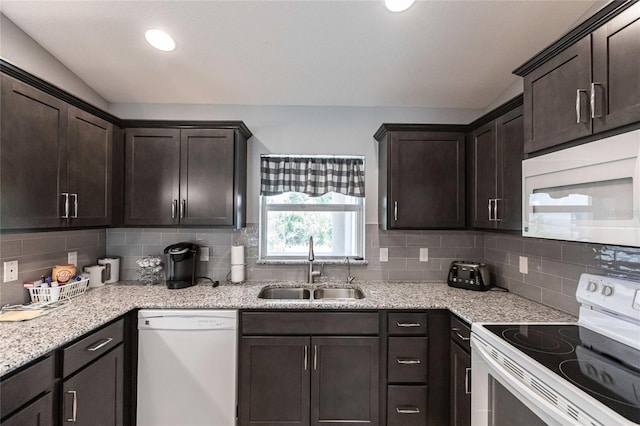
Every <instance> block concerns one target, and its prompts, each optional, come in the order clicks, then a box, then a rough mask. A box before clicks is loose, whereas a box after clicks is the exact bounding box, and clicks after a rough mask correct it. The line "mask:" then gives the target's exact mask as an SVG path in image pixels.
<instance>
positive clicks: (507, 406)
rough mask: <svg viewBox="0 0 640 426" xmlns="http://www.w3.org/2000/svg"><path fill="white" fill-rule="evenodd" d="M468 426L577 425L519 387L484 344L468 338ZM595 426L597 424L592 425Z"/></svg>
mask: <svg viewBox="0 0 640 426" xmlns="http://www.w3.org/2000/svg"><path fill="white" fill-rule="evenodd" d="M471 371H472V382H471V383H472V384H471V424H472V425H473V426H522V425H527V426H538V425H552V426H562V425H574V424H579V423H578V422H577V421H576V419H575V418H574V417H570V416H569V415H567V414H566V413H563V412H562V411H560V410H558V409H557V408H556V407H555V406H553V405H552V404H550V403H549V402H547V401H546V400H545V399H544V398H542V397H541V396H540V395H539V394H537V393H535V392H533V391H531V390H530V389H527V388H526V387H525V386H523V385H521V384H520V382H519V380H518V379H517V378H516V377H515V375H514V373H513V372H511V371H509V370H508V369H506V368H504V367H503V366H502V365H500V364H499V363H498V362H496V361H495V359H494V358H493V357H492V355H491V353H490V349H488V347H487V345H486V344H485V343H481V342H478V339H477V338H475V336H474V335H473V334H472V339H471ZM594 424H598V423H594Z"/></svg>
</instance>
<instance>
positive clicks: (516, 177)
mask: <svg viewBox="0 0 640 426" xmlns="http://www.w3.org/2000/svg"><path fill="white" fill-rule="evenodd" d="M519 99H520V101H521V98H519ZM523 142H524V136H523V115H522V105H520V106H517V107H515V109H513V110H511V111H508V112H506V113H504V114H503V115H501V116H500V117H498V118H496V119H494V120H492V121H490V122H488V123H486V124H484V125H481V126H480V127H478V128H476V129H475V130H473V131H472V132H471V136H470V151H471V152H470V153H469V157H470V159H471V161H470V165H471V185H472V186H471V191H472V194H471V197H470V198H471V199H472V203H473V211H472V221H471V222H472V223H471V226H472V227H474V228H484V229H502V230H519V229H520V228H521V224H522V220H521V210H522V188H521V185H522V172H521V170H522V166H521V163H522V158H523V155H524V151H523Z"/></svg>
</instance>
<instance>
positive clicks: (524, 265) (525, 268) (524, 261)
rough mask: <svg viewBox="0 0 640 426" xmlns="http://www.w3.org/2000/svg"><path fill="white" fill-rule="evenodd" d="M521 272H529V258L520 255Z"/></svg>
mask: <svg viewBox="0 0 640 426" xmlns="http://www.w3.org/2000/svg"><path fill="white" fill-rule="evenodd" d="M520 273H521V274H528V273H529V258H528V257H525V256H520Z"/></svg>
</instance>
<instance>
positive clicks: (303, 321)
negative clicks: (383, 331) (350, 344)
mask: <svg viewBox="0 0 640 426" xmlns="http://www.w3.org/2000/svg"><path fill="white" fill-rule="evenodd" d="M379 329H380V324H379V319H378V313H377V312H243V313H242V334H254V335H256V334H257V335H260V334H262V335H265V334H266V335H269V334H279V335H286V334H297V335H300V334H315V335H322V334H330V335H350V334H353V335H377V334H378V331H379Z"/></svg>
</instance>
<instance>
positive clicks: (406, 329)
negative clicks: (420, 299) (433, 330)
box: [387, 312, 427, 336]
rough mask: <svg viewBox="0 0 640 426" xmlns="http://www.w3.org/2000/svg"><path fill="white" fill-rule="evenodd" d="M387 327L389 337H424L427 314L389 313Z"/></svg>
mask: <svg viewBox="0 0 640 426" xmlns="http://www.w3.org/2000/svg"><path fill="white" fill-rule="evenodd" d="M387 327H388V331H389V335H391V336H426V335H427V314H426V313H424V312H406V313H402V312H398V313H390V314H389V318H388V322H387Z"/></svg>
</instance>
